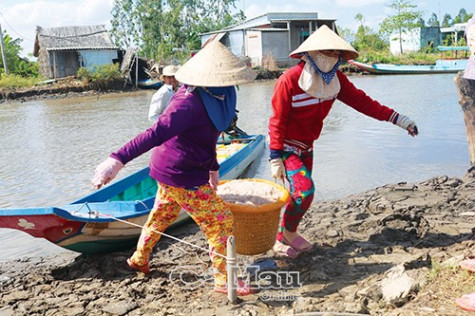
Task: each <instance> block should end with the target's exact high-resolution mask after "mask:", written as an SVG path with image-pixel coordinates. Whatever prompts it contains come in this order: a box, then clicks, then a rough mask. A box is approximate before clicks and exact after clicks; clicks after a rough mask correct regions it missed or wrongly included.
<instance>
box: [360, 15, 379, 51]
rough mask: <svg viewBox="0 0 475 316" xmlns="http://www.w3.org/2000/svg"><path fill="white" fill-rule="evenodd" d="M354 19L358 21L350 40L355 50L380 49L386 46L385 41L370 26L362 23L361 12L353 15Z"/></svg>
mask: <svg viewBox="0 0 475 316" xmlns="http://www.w3.org/2000/svg"><path fill="white" fill-rule="evenodd" d="M355 20H356V21H358V22H359V23H360V26H359V27H358V31H357V32H356V34H355V36H354V40H353V42H352V45H353V46H354V47H355V48H356V49H357V50H366V49H375V50H382V49H385V48H387V43H386V42H385V41H384V40H383V39H382V38H381V37H380V36H379V35H378V34H375V33H374V32H373V30H371V28H370V27H368V26H365V25H364V16H363V15H362V14H361V13H358V14H357V15H356V16H355Z"/></svg>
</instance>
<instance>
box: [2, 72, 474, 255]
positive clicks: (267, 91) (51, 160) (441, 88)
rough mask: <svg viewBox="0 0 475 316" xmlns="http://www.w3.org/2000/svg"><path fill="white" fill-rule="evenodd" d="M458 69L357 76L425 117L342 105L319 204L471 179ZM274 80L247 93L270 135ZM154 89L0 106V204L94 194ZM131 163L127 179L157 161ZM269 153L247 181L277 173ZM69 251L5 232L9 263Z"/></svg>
mask: <svg viewBox="0 0 475 316" xmlns="http://www.w3.org/2000/svg"><path fill="white" fill-rule="evenodd" d="M453 77H454V75H450V74H449V75H440V74H438V75H413V76H410V75H408V76H353V77H351V78H350V79H351V80H352V81H353V83H354V84H355V85H356V86H357V87H359V88H361V89H363V90H364V91H365V92H366V93H367V94H368V95H370V96H371V97H373V98H375V99H376V100H378V101H380V102H381V103H383V104H386V105H388V106H390V107H392V108H394V109H396V110H397V111H399V112H400V113H403V114H406V115H408V116H409V117H411V118H412V119H413V120H415V121H416V122H417V125H418V127H419V131H420V135H419V136H418V137H416V138H412V137H410V136H408V135H407V133H406V132H405V131H403V130H402V129H400V128H399V127H397V126H394V125H392V124H390V123H387V122H380V121H376V120H374V119H371V118H368V117H366V116H364V115H362V114H360V113H358V112H356V111H355V110H353V109H352V108H350V107H348V106H346V105H344V104H342V103H340V102H336V103H335V105H334V107H333V109H332V111H331V112H330V114H329V116H328V117H327V119H326V120H325V127H324V129H323V132H322V135H321V136H320V139H319V140H318V141H317V142H316V143H315V161H314V173H313V178H314V179H315V182H316V190H317V191H316V200H323V199H326V200H328V199H336V198H341V197H345V196H347V195H349V194H355V193H359V192H362V191H365V190H368V189H373V188H375V187H378V186H382V185H385V184H388V183H396V182H402V181H407V182H414V181H420V180H425V179H428V178H430V177H433V176H438V175H443V174H445V175H448V176H459V177H460V176H463V175H464V173H465V171H466V169H467V168H468V166H469V156H468V155H469V154H468V146H467V139H466V134H465V126H464V121H463V112H462V110H461V107H460V105H459V104H458V96H457V92H456V89H455V84H454V82H453ZM273 86H274V81H267V82H256V83H252V84H249V85H243V86H240V87H239V90H238V106H237V107H238V109H239V111H240V112H239V120H238V126H240V127H241V129H243V130H245V131H247V132H248V133H252V134H267V123H268V118H269V116H270V113H271V108H270V100H271V96H272V92H273ZM152 94H153V91H139V92H136V93H133V94H130V93H127V94H120V93H119V94H110V95H101V96H99V97H90V96H85V97H79V98H67V99H51V100H35V101H28V102H24V103H20V102H7V103H2V104H0V144H1V147H0V148H1V150H0V162H1V166H0V208H23V207H42V206H61V205H64V204H67V203H69V202H70V201H73V200H75V199H78V198H79V197H81V196H83V195H85V194H88V193H90V192H91V189H90V180H91V178H92V175H93V173H94V169H95V167H96V165H97V164H99V163H100V162H101V161H103V160H104V159H105V158H106V157H107V156H108V154H109V153H110V152H111V151H114V150H115V149H117V148H118V147H120V146H121V145H122V144H124V143H125V142H126V141H128V140H129V139H130V138H132V137H134V136H135V135H136V134H138V133H139V132H141V131H142V130H144V129H146V128H147V127H149V126H150V125H151V123H150V122H149V121H148V120H147V113H148V106H149V102H150V99H151V97H152ZM148 158H149V154H145V155H143V156H142V157H140V158H138V159H136V160H134V161H132V162H131V163H129V164H128V165H127V166H126V168H124V169H123V170H122V171H121V172H120V174H119V176H118V178H121V177H123V176H125V175H128V174H130V173H132V172H134V171H136V170H138V169H140V168H142V167H143V166H144V165H146V164H147V163H148ZM267 159H268V149H266V152H264V154H263V156H262V157H261V158H260V159H259V160H256V161H255V162H254V163H253V165H252V166H251V168H250V169H249V170H248V172H247V173H246V174H245V175H244V176H245V177H257V178H264V179H271V175H270V169H269V166H268V163H267ZM61 251H64V250H62V249H61V248H59V247H57V246H55V245H52V244H50V243H48V242H46V241H45V240H42V239H35V238H33V237H30V236H29V235H26V234H24V233H21V232H18V231H14V230H9V229H0V260H6V259H14V258H22V257H28V256H39V255H50V254H55V253H58V252H61Z"/></svg>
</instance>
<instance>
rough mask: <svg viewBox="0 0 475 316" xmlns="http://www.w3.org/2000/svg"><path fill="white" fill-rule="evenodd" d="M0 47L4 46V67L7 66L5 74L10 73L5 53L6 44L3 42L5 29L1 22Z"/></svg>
mask: <svg viewBox="0 0 475 316" xmlns="http://www.w3.org/2000/svg"><path fill="white" fill-rule="evenodd" d="M0 47H1V48H2V58H3V68H5V74H6V75H8V65H7V55H6V53H5V45H4V44H3V31H2V25H1V24H0Z"/></svg>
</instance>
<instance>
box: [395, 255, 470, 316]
mask: <svg viewBox="0 0 475 316" xmlns="http://www.w3.org/2000/svg"><path fill="white" fill-rule="evenodd" d="M474 292H475V273H471V272H469V271H466V270H463V269H461V268H460V267H459V266H458V264H455V265H447V264H440V263H436V262H433V263H432V268H431V269H430V270H429V271H428V274H427V282H426V283H425V284H423V285H422V287H421V289H420V291H419V293H418V294H417V296H416V298H415V299H414V300H413V301H411V302H410V303H408V304H407V305H406V306H404V308H405V309H407V310H411V311H413V312H416V314H417V315H468V314H470V313H468V312H465V311H463V310H462V309H460V308H459V307H458V306H457V305H456V304H455V299H456V298H459V297H462V295H464V294H470V293H474ZM431 311H432V312H431Z"/></svg>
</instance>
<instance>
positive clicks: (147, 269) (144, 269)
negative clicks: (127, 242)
mask: <svg viewBox="0 0 475 316" xmlns="http://www.w3.org/2000/svg"><path fill="white" fill-rule="evenodd" d="M127 264H128V265H129V267H131V268H132V269H134V270H137V271H140V272H142V273H145V274H149V273H150V267H149V266H148V263H146V264H144V265H143V266H139V265H138V264H135V263H134V262H133V261H132V259H130V258H128V259H127Z"/></svg>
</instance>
